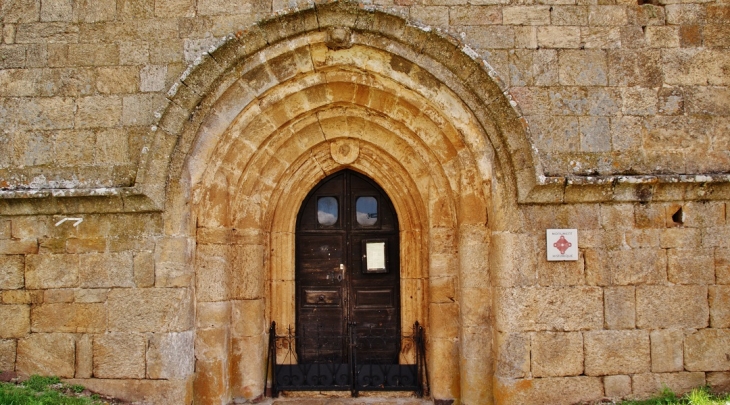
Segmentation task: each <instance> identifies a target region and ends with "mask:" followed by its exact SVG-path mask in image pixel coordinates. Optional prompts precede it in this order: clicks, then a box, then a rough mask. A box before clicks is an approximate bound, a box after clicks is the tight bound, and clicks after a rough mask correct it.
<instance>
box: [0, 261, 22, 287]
mask: <svg viewBox="0 0 730 405" xmlns="http://www.w3.org/2000/svg"><path fill="white" fill-rule="evenodd" d="M24 284H25V257H24V256H22V255H8V256H4V255H3V256H0V290H15V289H18V288H23V285H24Z"/></svg>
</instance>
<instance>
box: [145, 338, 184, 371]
mask: <svg viewBox="0 0 730 405" xmlns="http://www.w3.org/2000/svg"><path fill="white" fill-rule="evenodd" d="M194 360H195V358H194V352H193V332H192V331H187V332H179V333H155V334H153V335H152V337H150V338H149V344H148V347H147V378H152V379H170V380H181V379H185V378H187V377H189V376H191V375H192V374H193V371H194Z"/></svg>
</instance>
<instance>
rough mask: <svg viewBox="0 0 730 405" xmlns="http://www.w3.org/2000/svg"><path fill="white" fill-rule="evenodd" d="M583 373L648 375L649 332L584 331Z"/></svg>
mask: <svg viewBox="0 0 730 405" xmlns="http://www.w3.org/2000/svg"><path fill="white" fill-rule="evenodd" d="M583 338H584V342H585V374H586V375H595V376H600V375H611V374H622V373H629V374H634V373H642V372H648V371H649V368H650V365H651V359H650V345H649V332H648V331H643V330H616V331H594V332H585V333H584V335H583Z"/></svg>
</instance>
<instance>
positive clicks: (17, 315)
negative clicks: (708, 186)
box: [0, 305, 30, 339]
mask: <svg viewBox="0 0 730 405" xmlns="http://www.w3.org/2000/svg"><path fill="white" fill-rule="evenodd" d="M0 319H3V327H2V328H0V338H4V339H8V338H21V337H25V335H26V334H28V333H29V332H30V306H28V305H0Z"/></svg>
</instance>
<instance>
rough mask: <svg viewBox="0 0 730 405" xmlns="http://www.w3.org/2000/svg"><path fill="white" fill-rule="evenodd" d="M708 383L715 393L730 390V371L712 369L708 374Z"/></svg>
mask: <svg viewBox="0 0 730 405" xmlns="http://www.w3.org/2000/svg"><path fill="white" fill-rule="evenodd" d="M706 379H707V385H709V386H710V389H711V390H712V392H714V393H717V394H719V393H726V392H730V372H724V371H712V372H709V373H707V374H706Z"/></svg>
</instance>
